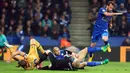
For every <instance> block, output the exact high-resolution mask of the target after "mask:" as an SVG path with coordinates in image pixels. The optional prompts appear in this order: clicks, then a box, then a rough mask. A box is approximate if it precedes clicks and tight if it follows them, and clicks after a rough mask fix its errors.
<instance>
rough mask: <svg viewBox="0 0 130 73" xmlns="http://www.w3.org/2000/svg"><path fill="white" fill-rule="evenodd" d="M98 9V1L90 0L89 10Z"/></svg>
mask: <svg viewBox="0 0 130 73" xmlns="http://www.w3.org/2000/svg"><path fill="white" fill-rule="evenodd" d="M99 7H100V3H99V2H98V0H92V1H91V3H90V9H92V8H96V9H98V8H99Z"/></svg>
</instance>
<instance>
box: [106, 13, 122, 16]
mask: <svg viewBox="0 0 130 73" xmlns="http://www.w3.org/2000/svg"><path fill="white" fill-rule="evenodd" d="M122 14H123V13H110V12H104V15H105V16H114V15H122Z"/></svg>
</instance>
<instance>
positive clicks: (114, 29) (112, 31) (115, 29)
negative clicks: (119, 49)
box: [109, 22, 119, 36]
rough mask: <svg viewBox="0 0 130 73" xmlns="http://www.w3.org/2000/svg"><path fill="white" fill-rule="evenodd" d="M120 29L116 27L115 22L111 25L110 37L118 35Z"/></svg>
mask: <svg viewBox="0 0 130 73" xmlns="http://www.w3.org/2000/svg"><path fill="white" fill-rule="evenodd" d="M118 29H119V27H118V26H117V25H116V23H115V22H113V23H110V24H109V33H110V36H115V35H118V32H117V31H118Z"/></svg>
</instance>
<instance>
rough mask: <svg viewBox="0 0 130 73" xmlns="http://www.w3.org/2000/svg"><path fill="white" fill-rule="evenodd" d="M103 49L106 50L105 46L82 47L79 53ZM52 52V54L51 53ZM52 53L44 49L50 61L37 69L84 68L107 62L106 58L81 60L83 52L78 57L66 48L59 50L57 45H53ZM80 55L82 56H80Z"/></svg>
mask: <svg viewBox="0 0 130 73" xmlns="http://www.w3.org/2000/svg"><path fill="white" fill-rule="evenodd" d="M98 51H103V52H106V51H107V48H103V47H102V48H93V49H91V48H84V49H83V50H81V51H80V54H81V53H85V54H87V53H89V52H92V53H94V52H98ZM53 53H54V54H53ZM53 53H52V52H51V51H50V50H47V51H46V54H47V55H48V56H49V59H50V61H51V65H50V66H46V67H43V68H39V69H50V70H66V69H67V70H75V68H84V67H85V66H91V67H93V66H98V65H104V64H107V63H108V62H109V60H108V59H106V60H104V61H101V62H86V61H81V59H83V58H84V57H85V54H84V55H83V54H82V55H79V54H78V55H79V56H78V57H77V56H75V54H74V53H72V52H70V51H67V50H60V49H59V48H58V47H54V49H53ZM81 56H82V57H81Z"/></svg>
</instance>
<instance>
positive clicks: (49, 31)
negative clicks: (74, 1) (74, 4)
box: [0, 0, 71, 39]
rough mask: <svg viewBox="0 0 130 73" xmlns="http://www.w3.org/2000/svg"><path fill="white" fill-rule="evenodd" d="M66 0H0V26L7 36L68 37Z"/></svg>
mask: <svg viewBox="0 0 130 73" xmlns="http://www.w3.org/2000/svg"><path fill="white" fill-rule="evenodd" d="M70 22H71V9H70V2H69V0H0V27H2V32H3V33H4V34H5V35H7V36H21V35H23V36H42V37H51V38H52V39H58V38H59V37H66V38H68V39H69V38H70V36H69V31H68V28H69V24H70Z"/></svg>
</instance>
